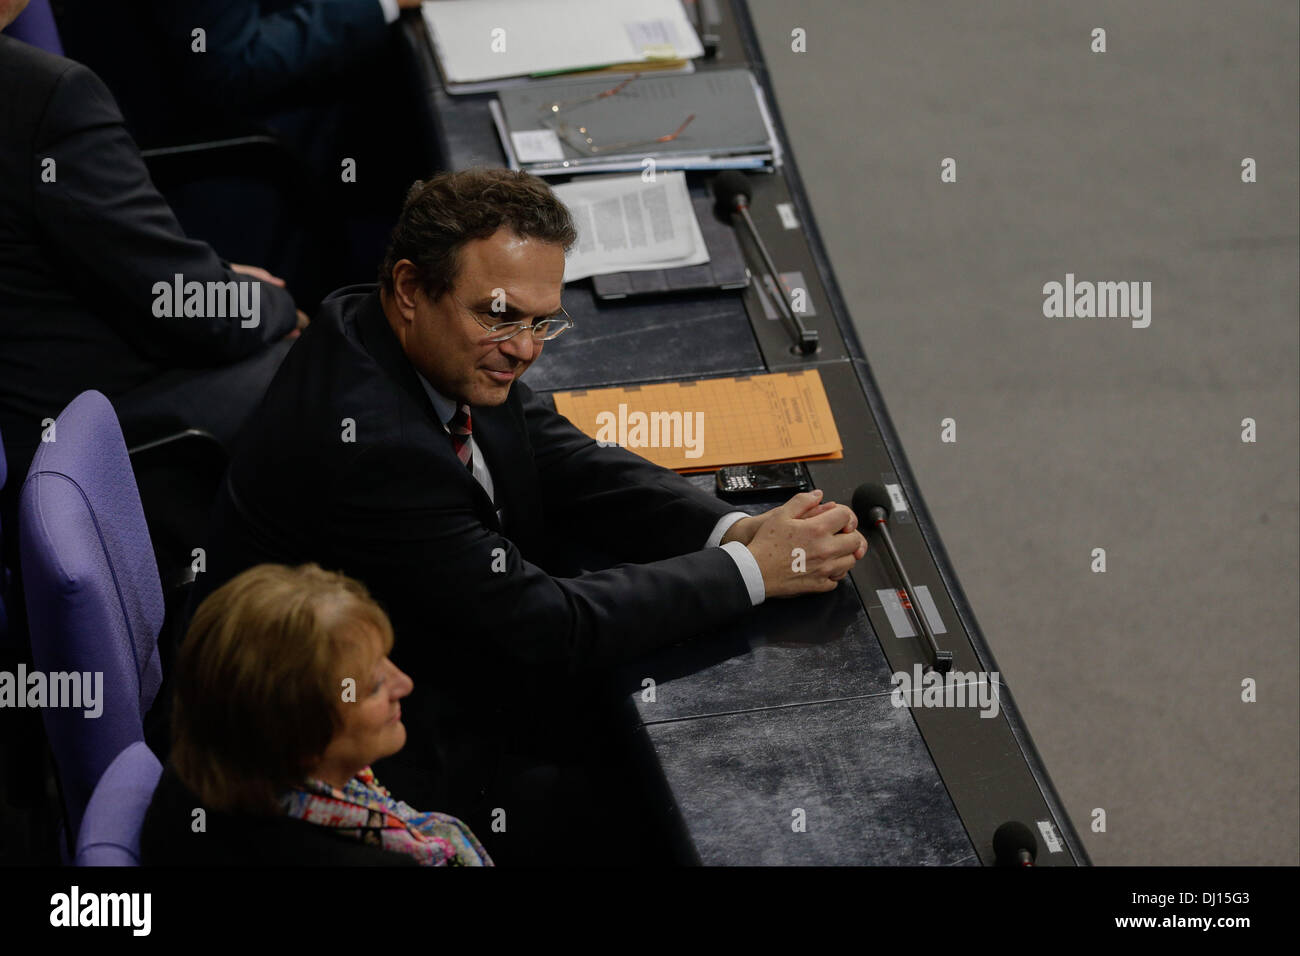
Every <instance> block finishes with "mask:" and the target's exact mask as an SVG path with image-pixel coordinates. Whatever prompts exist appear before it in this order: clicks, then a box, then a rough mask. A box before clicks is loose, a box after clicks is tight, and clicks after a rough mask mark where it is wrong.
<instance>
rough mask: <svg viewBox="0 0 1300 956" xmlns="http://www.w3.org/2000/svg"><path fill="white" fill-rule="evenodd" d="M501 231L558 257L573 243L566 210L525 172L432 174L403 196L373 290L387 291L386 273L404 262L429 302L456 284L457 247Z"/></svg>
mask: <svg viewBox="0 0 1300 956" xmlns="http://www.w3.org/2000/svg"><path fill="white" fill-rule="evenodd" d="M502 226H505V227H507V228H509V229H510V230H511V231H513V232H514V233H515V234H516V235H518V236H520V237H521V238H526V239H539V240H541V241H542V242H549V243H555V244H556V245H560V246H563V247H564V250H565V251H566V252H567V251H568V250H569V248H570V247H571V246H572V245H573V244H574V243H575V242H577V241H578V233H577V230H576V229H574V227H573V219H572V217H571V216H570V215H569V210H568V208H567V207H566V206H565V205H564V203H562V202H560V200H558V199H557V198H556V197H555V194H554V193H553V192H551V187H550V186H548V185H547V184H546V183H545V182H543V181H542V180H541V179H539V178H537V177H536V176H534V175H532V174H531V173H525V172H514V171H512V170H509V169H500V168H492V167H484V166H477V167H473V168H471V169H464V170H460V171H458V172H448V173H439V174H438V175H436V176H434V177H433V178H432V179H427V180H424V181H423V182H417V183H416V184H415V185H414V186H412V187H411V190H410V192H408V193H407V194H406V202H405V203H403V205H402V213H401V216H399V217H398V220H397V226H396V227H395V228H394V229H393V235H392V238H391V239H389V242H388V251H387V253H385V254H384V262H383V265H381V266H380V267H379V284H380V287H381V288H383V290H384V291H385V292H386V293H392V291H393V267H394V266H396V265H397V263H398V262H400V261H401V260H402V259H410V260H411V262H413V263H414V264H415V268H416V271H417V272H418V273H419V276H420V283H421V285H422V286H423V288H424V291H425V293H426V294H427V295H428V296H429V297H430V298H431V299H437V298H439V297H441V296H442V294H443V293H444V292H446V291H447V290H449V289H450V288H451V287H452V286H453V285H454V284H455V282H456V276H457V275H458V273H459V271H460V250H461V247H462V246H463V245H465V243H467V242H470V241H472V240H474V239H486V238H487V237H489V236H491V235H492V234H493V233H495V232H496V231H497V230H498V229H500V228H501V227H502Z"/></svg>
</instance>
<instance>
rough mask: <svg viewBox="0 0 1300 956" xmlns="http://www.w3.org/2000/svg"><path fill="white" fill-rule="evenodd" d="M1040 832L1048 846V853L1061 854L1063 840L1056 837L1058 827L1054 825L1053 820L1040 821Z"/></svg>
mask: <svg viewBox="0 0 1300 956" xmlns="http://www.w3.org/2000/svg"><path fill="white" fill-rule="evenodd" d="M1038 832H1039V833H1041V834H1042V835H1043V842H1044V843H1046V844H1047V852H1048V853H1060V852H1061V838H1060V837H1058V836H1057V835H1056V827H1055V826H1053V825H1052V821H1051V820H1039V821H1038Z"/></svg>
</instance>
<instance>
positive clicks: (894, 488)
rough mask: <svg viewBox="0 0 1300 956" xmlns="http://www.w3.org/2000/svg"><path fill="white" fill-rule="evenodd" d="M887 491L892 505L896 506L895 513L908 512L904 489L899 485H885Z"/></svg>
mask: <svg viewBox="0 0 1300 956" xmlns="http://www.w3.org/2000/svg"><path fill="white" fill-rule="evenodd" d="M885 490H886V491H887V492H889V501H890V504H892V505H893V506H894V510H895V511H906V510H907V499H906V498H904V497H903V489H902V487H901V486H899V485H885Z"/></svg>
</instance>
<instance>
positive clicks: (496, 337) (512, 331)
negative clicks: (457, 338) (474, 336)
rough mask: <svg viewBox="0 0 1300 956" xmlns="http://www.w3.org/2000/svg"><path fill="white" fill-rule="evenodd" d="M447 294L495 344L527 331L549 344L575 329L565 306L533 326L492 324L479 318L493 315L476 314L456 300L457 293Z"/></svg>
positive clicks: (519, 323)
mask: <svg viewBox="0 0 1300 956" xmlns="http://www.w3.org/2000/svg"><path fill="white" fill-rule="evenodd" d="M447 294H448V295H450V296H451V297H452V298H453V299H455V300H456V304H457V305H459V306H460V307H461V308H462V309H464V310H465V311H466V312H468V313H469V314H470V316H471V317H472V318H473V319H474V321H475V322H476V323H477V324H478V326H479V328H481V329H482V330H483V331H484V332H486V333H488V338H489V339H490V340H491V341H493V342H504V341H506V340H507V339H512V338H514V337H515V336H516V335H518V334H519V333H520V332H522V331H524V330H525V329H527V330H529V331H530V332H531V333H532V335H533V340H534V341H537V342H549V341H550V340H551V339H553V338H555V337H556V336H557V335H559V334H560V333H561V332H564V331H566V330H567V329H571V328H573V320H572V319H571V318H569V313H567V312H565V311H564V306H560V311H559V312H557V313H555V314H554V315H547V316H543V317H542V318H539V319H537V320H535V321H534V322H533V323H532V324H529V323H527V322H497V323H495V324H492V323H488V322H484V321H483V320H482V319H481V318H479V316H481V315H487V316H489V317H491V313H484V312H476V311H474V310H473V309H471V308H470V307H469V306H467V305H466V304H465V303H464V302H461V301H460V299H458V298H456V294H455V293H453V292H448V293H447Z"/></svg>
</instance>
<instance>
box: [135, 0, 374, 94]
mask: <svg viewBox="0 0 1300 956" xmlns="http://www.w3.org/2000/svg"><path fill="white" fill-rule="evenodd" d="M157 7H158V9H159V11H160V13H159V15H160V16H162V17H163V18H164V33H165V35H166V36H167V37H168V42H169V44H170V45H171V47H172V52H173V54H175V56H174V57H173V59H177V60H178V61H179V62H180V63H181V64H182V65H183V67H184V69H183V71H182V76H183V77H184V80H185V82H186V89H187V92H188V93H189V94H190V95H191V96H192V97H195V98H196V99H197V101H198V102H200V103H207V104H209V105H211V106H213V107H216V108H219V109H228V110H236V111H238V110H243V109H247V108H252V107H256V108H258V109H259V110H260V109H263V108H265V107H266V106H267V105H268V104H269V103H273V102H274V101H276V100H282V99H284V98H285V97H286V95H287V94H290V93H292V92H293V91H294V90H295V88H300V87H303V86H305V85H307V84H310V83H312V82H313V81H315V80H320V79H325V78H329V77H331V76H332V75H333V74H336V73H338V72H339V71H341V70H342V69H344V68H345V67H346V66H348V64H349V63H352V62H356V61H358V60H361V59H363V58H364V57H365V56H367V55H368V54H372V53H374V52H375V51H377V50H379V49H381V48H382V44H383V41H384V38H385V37H386V36H387V30H388V24H387V23H386V22H385V21H384V14H383V9H382V8H381V7H380V5H379V0H304V2H302V3H295V4H292V5H289V6H284V7H282V8H281V9H279V10H275V11H273V12H270V13H267V14H265V15H263V14H262V12H261V10H260V9H259V4H257V3H256V2H252V0H166V2H165V3H162V4H158V5H157ZM196 27H202V28H203V30H204V31H205V32H206V43H207V52H205V53H192V52H190V51H191V45H192V42H193V41H192V35H191V34H192V31H193V30H194V29H195V28H196ZM181 57H183V58H184V59H180V58H181Z"/></svg>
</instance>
